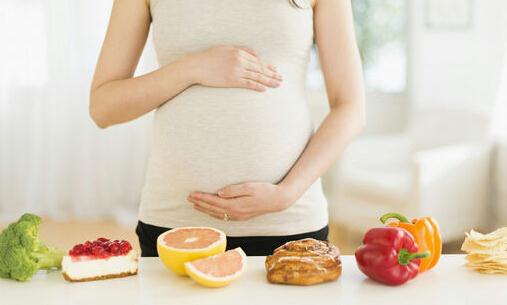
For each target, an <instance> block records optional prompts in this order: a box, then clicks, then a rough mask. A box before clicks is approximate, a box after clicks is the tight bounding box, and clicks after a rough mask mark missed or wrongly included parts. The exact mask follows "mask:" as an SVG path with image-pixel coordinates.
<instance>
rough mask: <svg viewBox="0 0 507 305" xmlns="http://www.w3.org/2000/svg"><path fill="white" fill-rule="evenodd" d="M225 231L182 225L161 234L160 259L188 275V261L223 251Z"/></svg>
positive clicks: (169, 266)
mask: <svg viewBox="0 0 507 305" xmlns="http://www.w3.org/2000/svg"><path fill="white" fill-rule="evenodd" d="M226 242H227V240H226V237H225V233H224V232H222V231H220V230H217V229H214V228H208V227H181V228H175V229H172V230H169V231H167V232H164V233H162V234H160V236H159V237H158V238H157V251H158V256H159V257H160V260H161V261H162V263H164V265H165V266H166V267H167V268H169V269H170V270H172V271H174V272H175V273H177V274H180V275H186V272H185V266H184V265H183V264H184V263H186V262H189V261H193V260H196V259H200V258H203V257H208V256H211V255H215V254H218V253H223V252H224V251H225V246H226Z"/></svg>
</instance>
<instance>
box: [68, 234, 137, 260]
mask: <svg viewBox="0 0 507 305" xmlns="http://www.w3.org/2000/svg"><path fill="white" fill-rule="evenodd" d="M130 250H132V245H131V244H130V243H129V242H128V241H126V240H117V239H115V240H113V241H111V240H110V239H108V238H105V237H100V238H98V239H97V240H94V241H89V240H88V241H86V242H84V243H83V244H77V245H75V246H74V247H73V248H72V249H71V250H69V255H70V256H94V257H97V258H108V257H111V256H117V255H124V254H127V253H128V252H129V251H130Z"/></svg>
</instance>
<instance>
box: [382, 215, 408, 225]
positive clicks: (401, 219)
mask: <svg viewBox="0 0 507 305" xmlns="http://www.w3.org/2000/svg"><path fill="white" fill-rule="evenodd" d="M391 218H396V219H398V220H399V221H400V222H404V223H410V220H408V218H407V217H405V216H403V215H401V214H399V213H387V214H384V215H383V216H382V217H380V221H381V222H382V223H383V224H385V223H386V222H387V221H388V220H389V219H391Z"/></svg>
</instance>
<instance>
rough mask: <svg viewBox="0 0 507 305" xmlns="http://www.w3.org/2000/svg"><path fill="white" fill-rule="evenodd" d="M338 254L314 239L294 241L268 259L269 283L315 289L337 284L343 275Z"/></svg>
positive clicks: (327, 245)
mask: <svg viewBox="0 0 507 305" xmlns="http://www.w3.org/2000/svg"><path fill="white" fill-rule="evenodd" d="M339 255H340V253H339V250H338V248H336V247H335V246H334V245H331V244H329V243H327V242H323V241H318V240H316V239H313V238H305V239H301V240H297V241H292V242H288V243H286V244H284V245H283V246H281V247H278V248H277V249H275V251H274V252H273V255H269V256H267V257H266V263H265V266H266V270H267V279H268V281H269V282H270V283H277V284H290V285H305V286H306V285H314V284H318V283H322V282H327V281H333V280H336V279H337V278H338V277H339V276H340V275H341V271H342V267H341V261H340V258H339Z"/></svg>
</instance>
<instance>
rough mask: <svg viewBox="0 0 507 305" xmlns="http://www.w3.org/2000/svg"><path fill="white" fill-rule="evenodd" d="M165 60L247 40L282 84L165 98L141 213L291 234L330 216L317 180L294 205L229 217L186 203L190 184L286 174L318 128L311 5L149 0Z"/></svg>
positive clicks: (207, 188) (212, 187) (233, 230)
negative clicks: (310, 88) (312, 105)
mask: <svg viewBox="0 0 507 305" xmlns="http://www.w3.org/2000/svg"><path fill="white" fill-rule="evenodd" d="M150 6H151V15H152V27H153V28H152V30H153V40H154V44H155V50H156V52H157V57H158V61H159V64H160V65H161V66H164V65H166V64H168V63H170V62H172V61H174V60H176V59H178V58H180V57H181V56H183V55H185V54H188V53H190V52H197V51H202V50H205V49H207V48H210V47H214V46H218V45H235V46H247V47H250V48H252V49H254V50H255V51H256V52H257V53H258V54H259V57H260V58H261V59H262V60H263V61H265V62H267V63H271V64H274V65H275V66H276V67H277V68H278V71H279V72H280V74H281V75H282V76H283V78H284V81H283V83H282V85H281V86H280V87H278V88H275V89H267V91H265V92H255V91H252V90H248V89H239V88H211V87H205V86H198V85H194V86H191V87H189V88H188V89H186V90H185V91H183V92H182V93H180V94H179V95H177V96H176V97H174V98H172V99H171V100H169V101H167V102H166V103H165V104H163V105H162V106H160V107H159V108H158V109H157V111H156V114H155V120H154V128H153V144H152V147H151V153H150V158H149V161H148V168H147V172H146V181H145V185H144V188H143V191H142V198H141V205H140V213H139V214H140V215H139V218H140V220H141V221H143V222H146V223H149V224H153V225H157V226H163V227H171V228H172V227H180V226H211V227H215V228H218V229H221V230H223V231H224V232H225V233H226V234H227V235H229V236H272V235H291V234H297V233H303V232H309V231H315V230H318V229H321V228H322V227H324V226H325V225H326V224H327V222H328V215H327V202H326V199H325V197H324V195H323V193H322V188H321V183H320V180H318V181H317V182H316V183H314V184H313V185H312V186H311V187H310V188H309V189H308V190H307V191H306V193H305V194H304V195H303V196H302V197H301V198H300V199H299V200H297V202H296V203H294V205H293V206H291V207H290V208H288V209H286V210H284V211H282V212H277V213H272V214H266V215H262V216H259V217H255V218H252V219H250V220H247V221H229V222H224V221H222V220H218V219H215V218H212V217H211V216H208V215H206V214H202V213H201V212H199V211H196V210H194V209H193V208H192V205H191V204H189V203H188V202H186V197H187V195H188V194H189V193H190V192H192V191H204V192H211V193H214V192H216V191H217V190H218V189H220V188H222V187H224V186H227V185H229V184H236V183H242V182H252V181H265V182H271V183H277V182H279V181H281V180H282V179H283V177H284V176H285V175H286V174H287V172H288V171H289V170H290V168H291V167H292V166H293V165H294V163H295V162H296V160H297V159H298V157H299V156H300V154H301V153H302V152H303V150H304V148H305V146H306V145H307V143H308V141H309V139H310V138H311V136H312V133H313V126H312V123H311V119H310V114H309V110H308V105H307V100H306V97H305V79H306V70H307V65H308V60H309V52H310V49H311V46H312V41H313V12H312V9H297V8H294V7H293V6H291V4H290V3H289V1H288V0H216V1H210V0H151V3H150Z"/></svg>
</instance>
